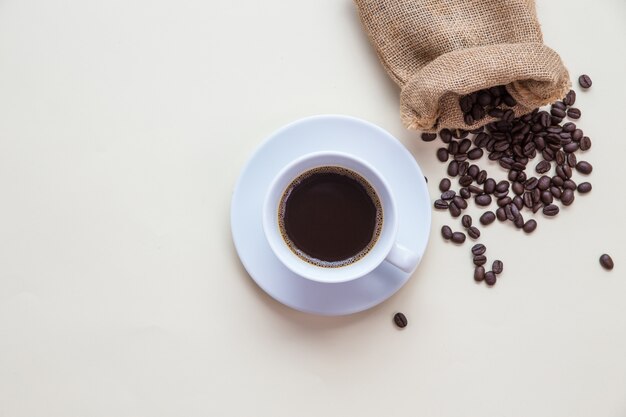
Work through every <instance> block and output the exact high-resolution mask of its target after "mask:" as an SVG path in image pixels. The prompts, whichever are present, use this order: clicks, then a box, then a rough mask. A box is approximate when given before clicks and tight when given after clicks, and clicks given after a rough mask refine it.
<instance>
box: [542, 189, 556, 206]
mask: <svg viewBox="0 0 626 417" xmlns="http://www.w3.org/2000/svg"><path fill="white" fill-rule="evenodd" d="M552 201H553V195H552V193H551V192H550V191H548V190H545V191H542V192H541V202H542V203H543V204H545V205H549V204H552Z"/></svg>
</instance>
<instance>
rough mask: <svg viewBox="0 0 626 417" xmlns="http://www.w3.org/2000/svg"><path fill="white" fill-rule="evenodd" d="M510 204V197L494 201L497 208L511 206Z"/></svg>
mask: <svg viewBox="0 0 626 417" xmlns="http://www.w3.org/2000/svg"><path fill="white" fill-rule="evenodd" d="M512 202H513V199H512V198H511V197H502V198H499V199H498V200H497V201H496V204H497V205H498V207H504V206H506V205H507V204H511V203H512Z"/></svg>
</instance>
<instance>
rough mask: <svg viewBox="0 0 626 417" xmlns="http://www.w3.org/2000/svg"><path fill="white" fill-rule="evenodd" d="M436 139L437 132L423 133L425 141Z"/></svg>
mask: <svg viewBox="0 0 626 417" xmlns="http://www.w3.org/2000/svg"><path fill="white" fill-rule="evenodd" d="M435 139H437V134H436V133H422V140H423V141H424V142H432V141H433V140H435Z"/></svg>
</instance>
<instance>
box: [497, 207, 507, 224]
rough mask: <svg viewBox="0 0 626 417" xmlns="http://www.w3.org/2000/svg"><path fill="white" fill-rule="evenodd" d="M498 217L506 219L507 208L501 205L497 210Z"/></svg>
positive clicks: (502, 219)
mask: <svg viewBox="0 0 626 417" xmlns="http://www.w3.org/2000/svg"><path fill="white" fill-rule="evenodd" d="M496 218H497V219H498V220H500V221H501V222H503V221H505V220H506V210H505V209H504V207H500V208H498V209H497V210H496Z"/></svg>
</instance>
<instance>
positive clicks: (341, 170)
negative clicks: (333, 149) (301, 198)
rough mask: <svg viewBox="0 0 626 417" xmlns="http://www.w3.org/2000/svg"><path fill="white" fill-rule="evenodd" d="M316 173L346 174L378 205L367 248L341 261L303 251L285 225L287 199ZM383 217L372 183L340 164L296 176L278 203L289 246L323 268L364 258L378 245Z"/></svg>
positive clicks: (280, 226) (283, 236) (337, 266)
mask: <svg viewBox="0 0 626 417" xmlns="http://www.w3.org/2000/svg"><path fill="white" fill-rule="evenodd" d="M315 174H338V175H343V176H346V177H348V178H351V179H353V180H355V181H357V182H358V183H359V184H360V185H361V186H363V188H364V189H365V191H366V192H367V195H368V196H369V198H370V199H371V201H372V203H373V204H374V206H375V207H376V223H375V226H374V233H373V236H372V238H371V240H370V241H369V243H368V244H367V246H366V247H365V248H363V249H362V250H360V251H359V252H357V253H356V254H355V255H353V256H350V257H349V258H346V259H342V260H340V261H333V262H331V261H324V260H321V259H317V258H315V257H312V256H310V255H309V254H307V253H306V252H304V251H302V250H301V249H300V248H298V246H296V244H295V243H294V242H293V241H292V240H291V239H290V238H289V235H288V234H287V230H286V227H285V211H286V206H287V201H288V200H289V196H290V195H291V192H292V191H293V190H294V189H295V188H296V187H297V186H298V185H300V183H302V181H304V180H305V179H307V178H309V177H311V176H313V175H315ZM383 217H384V216H383V207H382V204H381V202H380V198H379V197H378V194H376V191H375V190H374V187H372V186H371V184H370V183H369V182H367V180H366V179H365V178H363V177H362V176H361V175H359V174H357V173H356V172H354V171H352V170H350V169H347V168H343V167H339V166H323V167H318V168H313V169H310V170H308V171H305V172H303V173H302V174H300V175H299V176H298V177H296V178H295V179H294V180H293V181H291V183H289V185H288V186H287V188H286V189H285V191H284V192H283V195H282V197H281V199H280V203H279V205H278V228H279V230H280V234H281V236H282V238H283V240H284V241H285V243H286V244H287V246H289V249H291V251H292V252H293V253H294V254H296V255H297V256H298V257H299V258H300V259H302V260H303V261H305V262H308V263H310V264H313V265H315V266H319V267H322V268H340V267H343V266H347V265H350V264H353V263H354V262H357V261H358V260H360V259H362V258H363V257H364V256H365V255H367V254H368V253H369V251H370V250H371V249H372V248H373V247H374V245H376V242H377V241H378V238H379V237H380V234H381V232H382V228H383Z"/></svg>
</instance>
